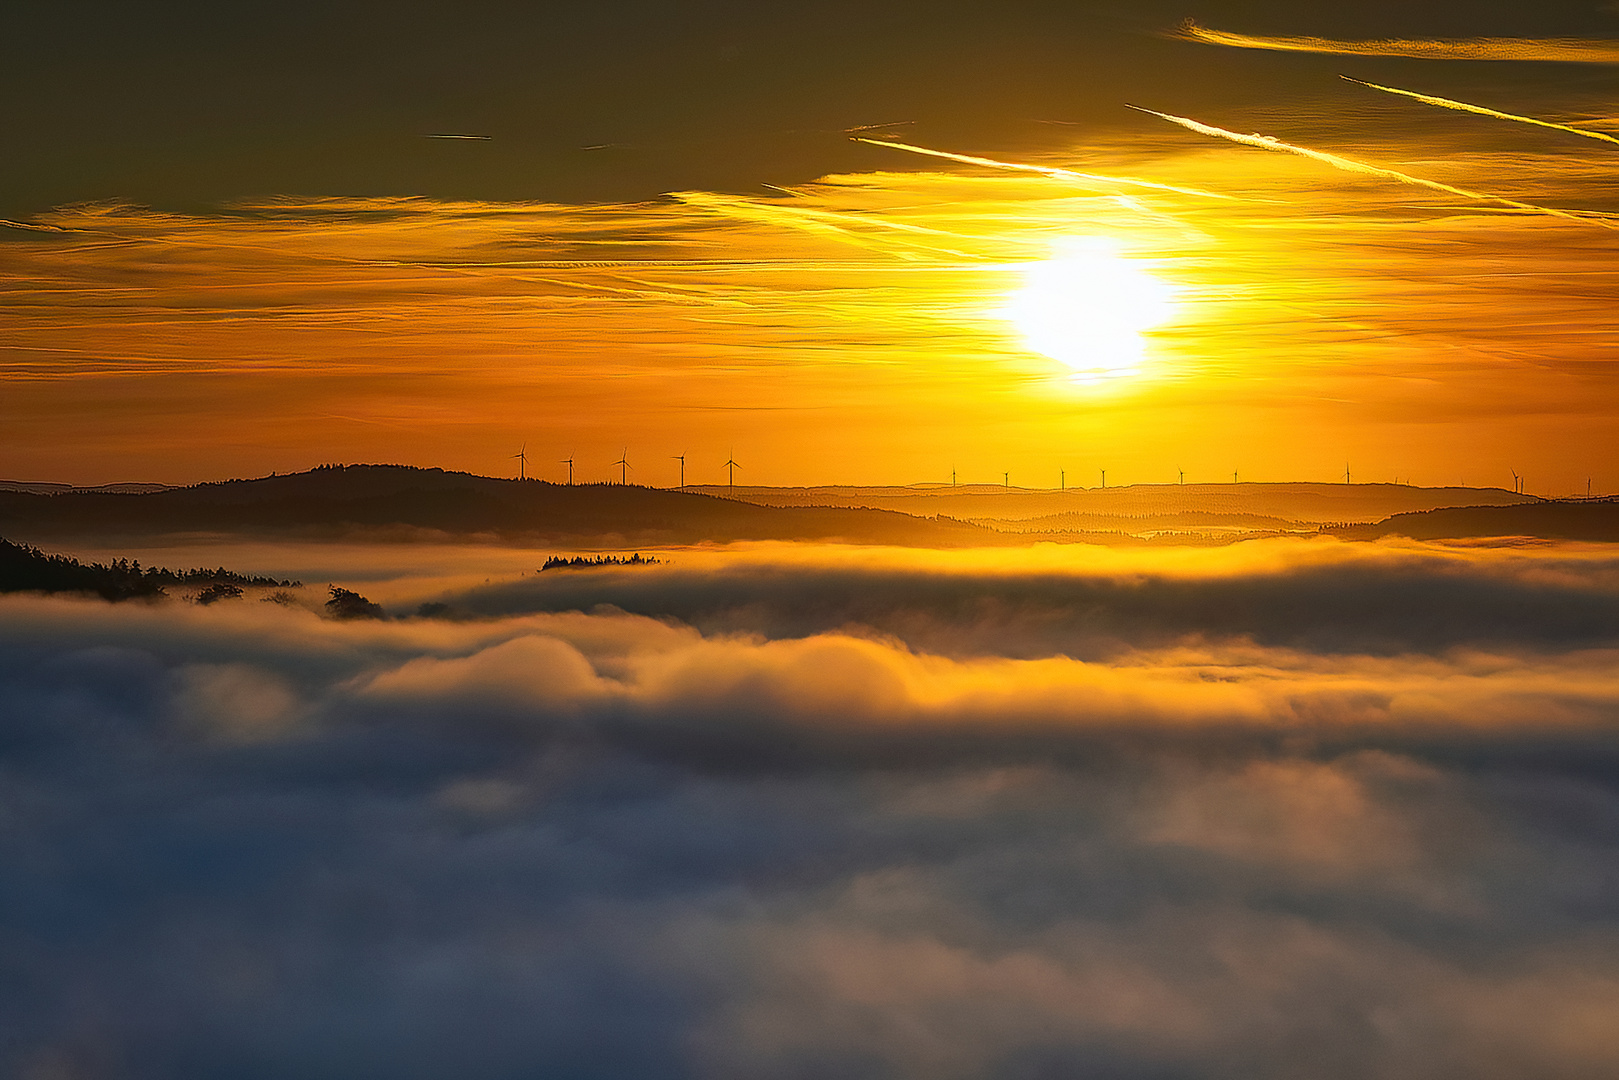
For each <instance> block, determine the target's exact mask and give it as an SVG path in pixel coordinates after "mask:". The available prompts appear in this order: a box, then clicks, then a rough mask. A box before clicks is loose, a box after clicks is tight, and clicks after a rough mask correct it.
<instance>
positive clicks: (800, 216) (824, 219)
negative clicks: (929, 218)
mask: <svg viewBox="0 0 1619 1080" xmlns="http://www.w3.org/2000/svg"><path fill="white" fill-rule="evenodd" d="M668 195H669V197H670V198H672V199H678V200H679V201H680V202H683V203H685V204H686V205H688V206H695V207H698V208H700V209H703V210H708V211H710V212H712V213H716V214H724V215H725V216H727V217H733V218H739V219H742V220H745V221H758V222H762V223H765V224H768V225H775V226H777V227H781V228H790V229H801V230H803V231H805V232H811V233H820V234H822V235H824V236H830V237H833V238H835V239H838V240H842V241H844V242H846V243H850V244H854V245H856V246H858V247H865V248H871V249H873V250H876V251H881V252H883V253H884V254H888V255H894V256H897V257H899V258H915V257H916V256H915V254H914V251H906V250H896V249H895V248H894V246H893V244H895V243H898V244H901V245H902V246H903V247H905V248H910V249H920V250H922V251H927V252H930V253H932V254H935V255H948V256H950V257H952V258H957V259H967V260H974V261H976V260H978V259H979V258H980V257H979V256H975V255H971V254H968V253H967V252H964V251H957V250H955V249H953V248H947V247H940V246H939V245H937V244H929V243H923V242H921V241H908V242H907V241H901V240H897V239H895V240H893V241H890V242H885V241H882V240H879V239H877V238H876V237H872V236H869V235H866V234H864V233H863V232H862V231H861V229H862V228H871V227H875V228H879V229H888V230H891V231H894V232H901V233H911V234H919V235H922V236H927V237H934V236H937V237H944V238H947V239H952V240H964V239H969V238H968V237H963V236H960V235H958V234H956V233H948V232H944V231H943V230H940V229H930V228H927V227H926V226H922V225H910V224H906V223H904V222H899V221H887V220H884V219H882V218H877V217H866V216H864V215H860V214H841V213H838V212H836V211H833V210H814V209H810V208H808V207H797V206H784V205H782V204H780V203H761V202H756V201H754V200H752V199H739V198H734V197H730V196H726V195H720V194H716V193H714V192H708V191H671V192H669V193H668Z"/></svg>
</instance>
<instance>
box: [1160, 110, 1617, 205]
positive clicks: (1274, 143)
mask: <svg viewBox="0 0 1619 1080" xmlns="http://www.w3.org/2000/svg"><path fill="white" fill-rule="evenodd" d="M1129 107H1130V108H1132V109H1135V110H1136V111H1137V112H1144V113H1146V114H1147V115H1149V116H1156V117H1158V118H1159V119H1160V120H1168V121H1169V122H1170V123H1171V124H1179V125H1180V126H1181V127H1183V128H1186V129H1187V130H1188V131H1195V132H1197V133H1198V134H1199V135H1211V136H1213V137H1215V138H1219V139H1228V140H1230V141H1231V142H1234V143H1241V144H1242V145H1243V146H1254V147H1258V148H1259V149H1261V150H1275V151H1278V152H1280V153H1284V154H1297V155H1298V156H1299V157H1306V158H1309V159H1310V160H1311V161H1319V162H1321V163H1322V164H1324V165H1330V166H1332V167H1333V168H1334V169H1338V170H1340V171H1342V172H1347V173H1356V174H1358V175H1360V176H1373V177H1378V178H1379V179H1383V180H1393V181H1396V182H1398V183H1401V184H1409V185H1411V186H1412V187H1422V188H1427V189H1429V190H1430V191H1439V192H1443V193H1445V194H1447V195H1456V196H1459V197H1461V198H1464V199H1473V200H1476V201H1478V202H1493V203H1499V204H1500V205H1502V206H1509V207H1511V208H1513V209H1514V210H1526V211H1528V212H1530V213H1532V214H1546V215H1549V216H1551V217H1560V218H1567V219H1568V220H1570V221H1579V222H1583V223H1586V224H1592V225H1599V226H1601V227H1603V228H1609V229H1611V228H1619V226H1616V225H1614V224H1613V223H1612V222H1611V221H1610V220H1609V215H1606V214H1599V213H1596V212H1593V211H1586V210H1559V209H1556V208H1555V207H1550V206H1541V205H1540V204H1538V203H1529V202H1522V201H1520V200H1518V199H1509V198H1507V197H1506V196H1504V195H1490V194H1486V193H1485V192H1481V191H1472V190H1470V189H1468V188H1462V187H1456V186H1455V185H1453V184H1445V183H1441V182H1440V181H1438V180H1425V179H1423V178H1422V177H1420V176H1412V175H1411V174H1410V173H1404V172H1400V171H1399V170H1397V169H1387V168H1383V167H1382V166H1379V165H1368V164H1367V163H1366V162H1364V161H1356V160H1354V159H1353V158H1347V157H1343V156H1342V155H1339V154H1329V153H1327V152H1326V151H1324V150H1312V149H1310V148H1309V147H1306V146H1296V145H1294V144H1293V143H1287V142H1283V141H1282V140H1280V139H1278V138H1275V137H1274V136H1271V135H1241V134H1238V133H1237V132H1235V131H1227V130H1226V129H1225V128H1221V127H1215V126H1214V125H1213V124H1205V123H1202V122H1201V121H1198V120H1192V119H1189V118H1188V117H1185V116H1174V115H1172V114H1170V113H1162V112H1157V111H1155V110H1153V109H1143V108H1141V107H1140V106H1138V105H1131V106H1129Z"/></svg>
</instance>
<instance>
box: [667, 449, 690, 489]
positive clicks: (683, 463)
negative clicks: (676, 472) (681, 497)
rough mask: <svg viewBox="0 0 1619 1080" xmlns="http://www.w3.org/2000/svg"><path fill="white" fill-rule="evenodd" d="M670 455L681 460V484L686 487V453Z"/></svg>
mask: <svg viewBox="0 0 1619 1080" xmlns="http://www.w3.org/2000/svg"><path fill="white" fill-rule="evenodd" d="M670 456H671V457H673V458H674V459H675V460H676V461H678V462H680V486H681V487H685V486H686V455H685V454H671V455H670Z"/></svg>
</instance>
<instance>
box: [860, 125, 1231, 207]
mask: <svg viewBox="0 0 1619 1080" xmlns="http://www.w3.org/2000/svg"><path fill="white" fill-rule="evenodd" d="M852 141H854V142H859V143H869V144H870V145H872V146H886V147H888V148H889V149H890V150H904V151H906V152H908V153H912V154H923V155H926V156H927V157H936V158H944V159H945V160H946V161H959V162H962V163H963V164H966V165H983V166H986V167H988V168H991V169H1010V170H1012V171H1014V172H1029V173H1038V174H1039V175H1041V176H1049V177H1052V178H1054V179H1057V180H1083V181H1085V182H1087V183H1092V184H1122V185H1125V186H1127V187H1140V188H1151V189H1153V190H1155V191H1173V192H1175V193H1176V194H1179V195H1195V196H1197V197H1198V198H1203V199H1228V200H1231V201H1241V200H1238V199H1237V197H1236V196H1235V195H1221V194H1218V193H1216V192H1213V191H1202V190H1199V189H1198V188H1183V187H1175V186H1174V185H1173V184H1158V183H1154V182H1153V181H1151V180H1137V179H1135V178H1134V177H1129V176H1104V175H1102V174H1099V173H1084V172H1075V171H1074V170H1072V169H1057V168H1052V167H1051V166H1048V165H1025V164H1022V163H1020V162H1016V161H999V160H997V159H995V158H987V157H978V156H976V155H974V154H952V153H951V152H949V151H948V150H929V149H928V148H927V147H925V146H912V145H911V144H910V143H902V142H889V141H887V140H886V139H867V138H863V137H856V138H855V139H854V140H852Z"/></svg>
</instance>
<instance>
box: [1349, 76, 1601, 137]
mask: <svg viewBox="0 0 1619 1080" xmlns="http://www.w3.org/2000/svg"><path fill="white" fill-rule="evenodd" d="M1338 78H1340V79H1342V80H1344V81H1345V82H1352V83H1355V84H1357V85H1359V86H1366V87H1370V88H1371V89H1373V90H1381V91H1383V93H1385V94H1398V95H1400V96H1401V97H1408V98H1411V99H1412V100H1413V101H1420V102H1422V103H1423V104H1424V105H1437V106H1438V107H1439V108H1441V109H1455V110H1457V111H1458V112H1467V113H1476V114H1478V115H1479V116H1491V117H1494V118H1495V119H1497V120H1511V121H1512V122H1514V123H1517V124H1533V125H1535V126H1536V127H1543V128H1551V129H1552V130H1553V131H1566V132H1568V133H1569V134H1570V135H1583V136H1585V137H1586V138H1587V139H1597V140H1599V141H1601V142H1606V143H1613V144H1614V145H1616V146H1619V139H1616V138H1614V137H1613V136H1612V135H1608V134H1605V133H1603V132H1600V131H1587V130H1586V129H1585V128H1577V127H1571V126H1569V125H1568V124H1555V123H1553V122H1552V121H1550V120H1537V119H1535V118H1534V117H1533V116H1519V115H1518V114H1517V113H1509V112H1501V111H1499V110H1498V109H1487V108H1485V107H1484V106H1482V105H1470V104H1468V103H1467V102H1465V101H1452V100H1451V99H1450V98H1442V97H1434V96H1433V95H1432V94H1419V93H1417V92H1416V91H1415V90H1401V89H1400V88H1399V87H1396V86H1379V85H1378V84H1377V83H1374V82H1367V81H1365V80H1364V79H1351V78H1350V77H1349V76H1348V75H1340V76H1338Z"/></svg>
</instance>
